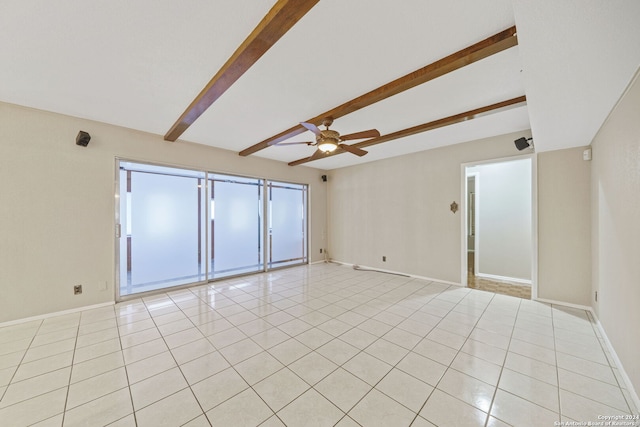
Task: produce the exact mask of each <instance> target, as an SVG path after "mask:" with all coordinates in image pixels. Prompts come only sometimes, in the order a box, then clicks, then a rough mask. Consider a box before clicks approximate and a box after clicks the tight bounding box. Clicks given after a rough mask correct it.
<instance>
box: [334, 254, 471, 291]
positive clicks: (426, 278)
mask: <svg viewBox="0 0 640 427" xmlns="http://www.w3.org/2000/svg"><path fill="white" fill-rule="evenodd" d="M331 262H333V263H336V264H341V265H345V266H347V267H354V266H358V267H362V268H363V269H365V270H374V271H379V272H382V273H389V274H399V275H401V276H407V277H411V278H412V279H420V280H427V281H429V282H438V283H443V284H445V285H453V286H462V284H461V283H456V282H450V281H448V280H441V279H434V278H433V277H425V276H418V275H415V274H410V273H405V272H402V271H394V270H385V269H382V268H377V267H369V266H367V265H360V264H351V263H348V262H343V261H338V260H335V259H332V260H331Z"/></svg>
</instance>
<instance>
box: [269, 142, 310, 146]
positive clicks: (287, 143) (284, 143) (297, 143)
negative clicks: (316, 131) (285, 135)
mask: <svg viewBox="0 0 640 427" xmlns="http://www.w3.org/2000/svg"><path fill="white" fill-rule="evenodd" d="M302 144H305V145H311V144H313V142H311V141H306V142H303V141H301V142H278V143H276V144H270V145H271V146H272V147H282V146H283V145H302Z"/></svg>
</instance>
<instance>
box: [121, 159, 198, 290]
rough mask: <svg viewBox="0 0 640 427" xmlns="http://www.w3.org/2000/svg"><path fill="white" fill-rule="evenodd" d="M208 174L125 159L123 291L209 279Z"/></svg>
mask: <svg viewBox="0 0 640 427" xmlns="http://www.w3.org/2000/svg"><path fill="white" fill-rule="evenodd" d="M204 178H205V176H204V173H201V172H193V171H185V170H180V169H173V168H164V167H158V166H151V165H139V164H134V163H121V167H120V196H121V197H120V224H121V237H120V295H121V296H123V295H130V294H135V293H139V292H145V291H150V290H157V289H163V288H167V287H171V286H177V285H182V284H186V283H194V282H199V281H203V280H205V278H206V266H205V265H204V264H203V262H202V261H203V259H204V256H205V248H206V246H205V240H204V237H205V235H204V226H205V223H204V221H203V218H204V213H205V209H204V204H203V203H202V201H203V200H204V193H205V191H204V188H203V187H204V183H205V182H206V181H205V179H204Z"/></svg>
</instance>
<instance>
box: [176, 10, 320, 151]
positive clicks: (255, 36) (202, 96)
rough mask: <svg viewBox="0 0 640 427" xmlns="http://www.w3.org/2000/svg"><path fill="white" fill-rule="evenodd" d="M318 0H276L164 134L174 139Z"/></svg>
mask: <svg viewBox="0 0 640 427" xmlns="http://www.w3.org/2000/svg"><path fill="white" fill-rule="evenodd" d="M318 1H320V0H278V2H277V3H276V4H275V5H274V6H273V7H272V8H271V10H270V11H269V13H267V15H265V17H264V18H263V19H262V21H260V23H259V24H258V26H257V27H256V28H255V29H254V30H253V31H252V32H251V34H250V35H249V37H247V39H246V40H245V41H244V42H243V43H242V44H241V45H240V47H239V48H238V49H237V50H236V51H235V52H234V53H233V55H232V56H231V58H229V59H228V60H227V62H226V63H225V64H224V65H223V66H222V68H220V70H219V71H218V73H217V74H216V75H215V76H213V78H212V79H211V81H210V82H209V83H208V84H207V85H206V86H205V87H204V89H202V91H201V92H200V93H199V94H198V96H197V97H196V98H195V99H194V100H193V102H191V104H189V107H187V109H186V110H185V112H184V113H182V115H181V116H180V118H179V119H178V120H177V121H176V122H175V123H174V124H173V126H172V127H171V129H169V132H167V134H166V135H165V136H164V139H165V141H175V140H176V139H178V138H179V137H180V135H182V134H183V133H184V131H185V130H187V129H188V128H189V126H191V125H192V124H193V122H195V121H196V119H197V118H198V117H200V116H201V115H202V113H204V112H205V111H206V110H207V108H209V107H210V106H211V104H213V103H214V102H215V101H216V100H217V99H218V98H220V96H222V94H223V93H225V92H226V91H227V89H229V88H230V87H231V85H233V84H234V83H235V82H236V80H238V79H239V78H240V76H242V75H243V74H244V73H245V72H246V71H247V70H248V69H249V68H251V66H253V64H255V63H256V61H258V59H260V57H261V56H262V55H264V54H265V52H267V51H268V50H269V49H270V48H271V47H272V46H273V45H274V44H275V43H276V42H277V41H278V40H279V39H280V37H282V36H283V35H284V34H285V33H286V32H287V31H289V30H290V29H291V27H293V26H294V25H295V24H296V23H297V22H298V21H299V20H300V19H301V18H302V17H303V16H304V15H305V14H306V13H307V12H308V11H309V10H311V8H312V7H313V6H315V5H316V3H318Z"/></svg>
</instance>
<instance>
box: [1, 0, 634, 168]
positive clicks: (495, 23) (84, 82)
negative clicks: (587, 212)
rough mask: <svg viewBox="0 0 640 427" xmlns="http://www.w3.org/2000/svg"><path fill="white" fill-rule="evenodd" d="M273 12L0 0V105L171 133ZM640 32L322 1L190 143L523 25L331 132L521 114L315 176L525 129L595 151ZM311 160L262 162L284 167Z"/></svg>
mask: <svg viewBox="0 0 640 427" xmlns="http://www.w3.org/2000/svg"><path fill="white" fill-rule="evenodd" d="M274 3H275V0H233V1H219V0H218V1H211V0H180V1H170V0H161V1H158V0H155V1H152V0H136V1H130V0H126V1H125V0H110V1H108V2H107V1H104V0H57V1H55V2H52V1H48V0H0V58H2V64H3V66H2V67H0V101H4V102H9V103H14V104H19V105H24V106H29V107H33V108H38V109H43V110H48V111H54V112H58V113H63V114H68V115H72V116H77V117H82V118H87V119H92V120H98V121H102V122H106V123H111V124H115V125H119V126H125V127H129V128H133V129H138V130H142V131H146V132H151V133H155V134H159V135H164V134H165V133H166V132H167V131H168V130H169V128H170V127H171V125H173V123H174V122H175V121H176V120H177V118H178V117H179V116H180V114H181V113H182V112H183V111H184V109H185V108H186V107H187V106H188V105H189V103H190V102H191V101H192V100H193V99H194V97H195V96H196V95H197V94H198V93H199V92H200V90H201V89H202V88H203V87H204V86H205V85H206V83H207V82H208V81H209V80H210V79H211V77H212V76H213V75H214V74H215V73H216V72H217V71H218V69H219V68H220V67H221V66H222V65H223V64H224V63H225V61H226V60H227V59H228V58H229V57H230V56H231V54H232V53H233V52H234V51H235V49H236V48H237V47H238V46H239V45H240V44H241V43H242V41H243V40H244V39H245V38H246V37H247V35H248V34H249V33H250V32H251V31H252V30H253V28H254V27H255V26H256V25H257V24H258V22H259V21H260V20H261V19H262V17H264V15H265V14H266V13H267V12H268V10H269V9H270V8H271V7H272V6H273V4H274ZM514 10H515V16H514ZM637 22H640V2H639V1H637V0H588V1H587V0H562V1H557V0H536V1H530V0H513V4H512V1H511V0H485V1H482V2H479V1H477V0H457V1H444V0H403V1H402V2H397V1H392V0H349V1H345V0H321V1H320V2H319V3H318V4H317V5H316V6H315V7H314V8H313V9H311V11H310V12H308V13H307V14H306V15H305V16H304V17H303V18H302V19H301V20H300V22H298V23H297V24H296V25H295V26H294V27H293V28H292V29H291V30H290V31H289V32H288V33H287V34H285V35H284V36H283V37H282V39H280V40H279V41H278V42H277V43H276V45H275V46H274V47H273V48H271V49H270V50H269V51H268V52H267V53H266V54H265V55H264V56H263V57H262V58H261V59H260V60H258V62H257V63H256V64H255V65H254V66H253V67H252V68H251V69H250V70H249V71H247V72H246V73H245V74H244V75H243V76H242V77H241V78H240V79H239V80H238V81H237V82H236V84H234V85H233V86H232V87H231V88H230V89H229V90H228V91H227V92H226V93H225V94H224V95H223V96H222V97H221V98H220V99H219V100H218V101H217V102H216V103H214V104H213V105H212V107H211V108H210V109H209V110H208V111H207V112H205V113H204V114H203V115H202V116H201V117H200V118H199V119H198V120H197V121H196V122H195V124H194V125H192V126H191V128H189V129H188V130H187V131H186V132H185V133H184V134H183V136H182V137H181V139H183V140H187V141H192V142H196V143H201V144H207V145H212V146H215V147H220V148H224V149H228V150H233V151H236V152H237V151H240V150H242V149H244V148H247V147H249V146H251V145H253V144H255V143H258V142H260V141H262V140H264V139H266V138H268V137H270V136H272V135H274V134H276V133H279V132H280V131H283V130H285V129H288V128H290V127H291V126H293V125H295V124H296V123H298V122H300V121H304V120H307V119H309V118H311V117H314V116H316V115H318V114H321V113H322V112H323V111H327V110H330V109H332V108H334V107H336V106H338V105H340V104H342V103H344V102H346V101H348V100H350V99H352V98H355V97H356V96H359V95H362V94H364V93H366V92H368V91H370V90H372V89H375V88H377V87H379V86H381V85H383V84H385V83H388V82H390V81H392V80H394V79H396V78H398V77H400V76H403V75H405V74H407V73H409V72H411V71H414V70H416V69H418V68H421V67H423V66H425V65H427V64H429V63H432V62H434V61H436V60H438V59H440V58H442V57H444V56H446V55H449V54H451V53H453V52H455V51H458V50H460V49H462V48H464V47H467V46H469V45H471V44H473V43H476V42H478V41H480V40H482V39H484V38H486V37H488V36H491V35H493V34H495V33H498V32H500V31H502V30H504V29H506V28H508V27H510V26H512V25H514V24H516V25H517V28H518V39H519V46H517V47H514V48H511V49H509V50H507V51H504V52H502V53H499V54H496V55H493V56H491V57H489V58H487V59H484V60H482V61H479V62H477V63H474V64H472V65H469V66H467V67H464V68H462V69H460V70H457V71H454V72H452V73H450V74H448V75H445V76H443V77H440V78H438V79H435V80H433V81H431V82H428V83H425V84H423V85H421V86H418V87H416V88H414V89H411V90H409V91H406V92H404V93H402V94H400V95H396V96H395V97H392V98H389V99H387V100H384V101H382V102H379V103H377V104H374V105H372V106H369V107H367V108H364V109H362V110H359V111H357V112H355V113H352V114H350V115H347V116H345V117H342V118H339V119H337V120H336V121H335V123H334V125H333V126H332V129H335V130H338V131H339V132H340V133H342V134H347V133H352V132H356V131H360V130H364V129H369V128H374V127H375V128H377V129H379V130H380V132H381V133H382V134H383V135H384V134H387V133H390V132H394V131H398V130H401V129H404V128H407V127H410V126H415V125H419V124H422V123H426V122H429V121H432V120H436V119H440V118H444V117H447V116H450V115H454V114H458V113H461V112H464V111H467V110H470V109H474V108H479V107H482V106H485V105H489V104H493V103H495V102H499V101H504V100H507V99H510V98H514V97H517V96H520V95H523V94H526V95H527V99H528V105H527V106H525V107H519V108H515V109H511V110H508V111H505V112H500V113H496V114H493V115H489V116H485V117H482V118H479V119H474V120H470V121H467V122H464V123H460V124H457V125H453V126H448V127H446V128H440V129H437V130H433V131H430V132H426V133H422V134H419V135H414V136H411V137H406V138H403V139H399V140H395V141H391V142H387V143H384V144H380V145H376V146H372V147H368V148H367V151H369V154H368V155H367V156H364V157H362V158H358V157H357V156H354V155H351V154H348V153H345V154H341V155H338V156H333V157H331V158H327V159H322V160H319V161H316V162H312V163H308V164H307V165H308V166H312V167H317V168H321V169H333V168H338V167H343V166H349V165H353V164H358V163H362V162H368V161H372V160H378V159H382V158H386V157H392V156H397V155H401V154H406V153H411V152H415V151H421V150H425V149H430V148H434V147H438V146H443V145H449V144H455V143H459V142H464V141H470V140H475V139H480V138H485V137H489V136H493V135H500V134H505V133H510V132H517V131H521V130H526V129H529V128H531V129H532V132H533V136H534V140H535V143H536V148H537V150H538V151H546V150H553V149H559V148H567V147H572V146H581V145H587V144H589V143H590V141H591V139H592V138H593V136H594V135H595V133H596V132H597V130H598V129H599V127H600V126H601V124H602V123H603V121H604V120H605V118H606V116H607V114H608V113H609V112H610V111H611V108H612V107H613V105H614V104H615V102H616V101H617V99H618V98H619V96H620V95H621V93H622V91H623V90H624V88H625V87H626V85H627V83H628V82H629V80H630V79H631V77H632V75H633V74H634V72H635V70H636V69H637V68H638V65H640V48H638V46H640V30H639V28H640V26H638V25H637ZM312 139H313V136H312V134H311V133H310V132H307V133H305V134H302V135H299V136H298V137H296V138H294V139H292V141H293V140H295V141H306V140H312ZM158 143H159V144H160V143H165V142H160V141H159V142H158ZM0 144H1V141H0ZM514 149H515V148H514ZM313 151H314V148H312V147H307V146H304V145H301V146H289V147H270V148H267V149H265V150H262V151H259V152H257V153H256V154H254V155H256V156H262V157H267V158H271V159H276V160H280V161H286V162H289V161H292V160H296V159H299V158H303V157H307V156H309V155H311V154H312V153H313Z"/></svg>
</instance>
